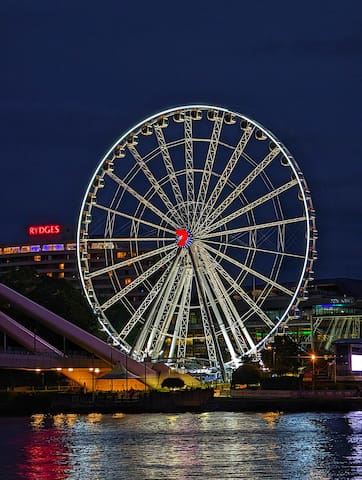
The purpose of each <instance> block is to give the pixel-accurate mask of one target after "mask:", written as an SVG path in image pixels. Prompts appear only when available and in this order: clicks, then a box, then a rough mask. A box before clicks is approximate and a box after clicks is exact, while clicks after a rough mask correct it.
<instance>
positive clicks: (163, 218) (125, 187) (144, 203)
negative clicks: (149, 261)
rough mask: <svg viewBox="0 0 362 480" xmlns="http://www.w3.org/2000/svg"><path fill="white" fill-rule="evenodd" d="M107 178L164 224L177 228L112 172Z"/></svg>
mask: <svg viewBox="0 0 362 480" xmlns="http://www.w3.org/2000/svg"><path fill="white" fill-rule="evenodd" d="M108 176H109V177H110V178H112V180H114V181H115V182H116V183H118V184H119V185H120V186H121V187H122V188H123V189H124V190H125V191H126V192H128V193H129V194H130V195H132V197H134V198H135V199H136V200H138V201H139V203H140V204H142V205H144V206H145V207H146V208H148V209H149V210H151V211H152V212H153V213H155V214H156V215H157V216H158V217H159V218H161V219H162V220H163V221H164V222H165V223H166V224H169V225H172V226H173V227H174V228H175V229H176V228H178V224H177V223H176V222H174V221H173V220H172V219H171V218H169V217H168V216H167V215H166V214H164V213H163V212H161V210H159V209H158V208H157V207H155V206H154V205H153V204H152V203H151V202H149V201H148V200H146V199H145V198H144V197H143V196H142V195H140V194H139V193H138V192H136V190H135V189H134V188H132V187H130V186H129V185H128V184H127V183H126V182H124V181H123V180H122V179H121V178H119V177H118V176H117V175H115V174H114V173H113V172H108Z"/></svg>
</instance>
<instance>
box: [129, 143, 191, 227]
mask: <svg viewBox="0 0 362 480" xmlns="http://www.w3.org/2000/svg"><path fill="white" fill-rule="evenodd" d="M128 149H129V151H130V152H131V154H132V156H133V158H134V159H135V160H136V162H137V163H138V165H139V166H140V168H141V170H142V172H143V173H144V175H145V177H146V178H147V180H148V181H149V183H150V184H151V186H152V187H153V189H154V191H155V192H157V194H158V196H159V197H160V199H161V200H162V201H163V203H164V205H165V206H166V207H167V209H168V212H169V214H170V215H173V216H174V218H175V220H176V222H178V223H179V224H182V221H183V220H182V217H181V216H180V215H179V214H178V212H177V211H175V209H174V204H173V203H172V202H171V200H170V199H169V197H168V196H167V194H166V192H165V191H164V189H163V188H162V186H161V185H160V183H159V182H158V180H157V179H156V177H155V176H154V174H153V173H152V172H151V170H150V169H149V168H148V165H147V163H146V162H145V161H144V159H143V158H142V157H141V155H140V154H139V152H138V151H137V150H136V148H135V147H133V146H129V147H128Z"/></svg>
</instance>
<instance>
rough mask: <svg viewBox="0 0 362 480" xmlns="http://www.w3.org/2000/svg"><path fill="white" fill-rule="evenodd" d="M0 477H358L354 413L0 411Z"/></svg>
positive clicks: (361, 439)
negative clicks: (24, 414) (24, 413)
mask: <svg viewBox="0 0 362 480" xmlns="http://www.w3.org/2000/svg"><path fill="white" fill-rule="evenodd" d="M0 479H1V480H17V479H26V480H78V479H79V480H80V479H81V480H111V479H112V480H117V479H120V480H123V479H125V480H126V479H127V480H161V479H162V480H165V479H167V480H171V479H172V480H173V479H178V480H186V479H187V480H188V479H203V480H213V479H215V480H216V479H217V480H222V479H227V480H234V479H248V480H259V479H277V480H284V479H285V480H302V479H303V480H304V479H313V480H339V479H340V480H349V479H362V412H350V413H347V414H346V413H344V414H340V413H299V414H280V413H276V412H275V413H273V412H270V413H263V414H262V413H260V414H258V413H224V412H212V413H197V414H191V413H183V414H138V415H123V414H115V415H111V414H107V415H101V414H90V415H73V414H67V415H54V416H50V415H49V416H47V415H33V416H32V417H14V418H0Z"/></svg>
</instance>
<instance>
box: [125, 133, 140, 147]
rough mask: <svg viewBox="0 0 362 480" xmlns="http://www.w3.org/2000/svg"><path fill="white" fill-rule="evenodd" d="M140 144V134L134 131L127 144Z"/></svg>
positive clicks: (132, 145)
mask: <svg viewBox="0 0 362 480" xmlns="http://www.w3.org/2000/svg"><path fill="white" fill-rule="evenodd" d="M137 144H138V136H137V135H136V134H134V133H131V134H130V135H128V137H127V145H128V146H129V147H135V146H136V145H137Z"/></svg>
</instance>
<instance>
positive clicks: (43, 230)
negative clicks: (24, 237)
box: [28, 224, 61, 235]
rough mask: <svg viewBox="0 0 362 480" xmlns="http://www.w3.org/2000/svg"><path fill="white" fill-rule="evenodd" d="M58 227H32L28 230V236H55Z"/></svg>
mask: <svg viewBox="0 0 362 480" xmlns="http://www.w3.org/2000/svg"><path fill="white" fill-rule="evenodd" d="M60 230H61V228H60V225H58V224H57V225H32V226H30V227H29V228H28V233H29V235H57V234H58V233H60Z"/></svg>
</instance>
